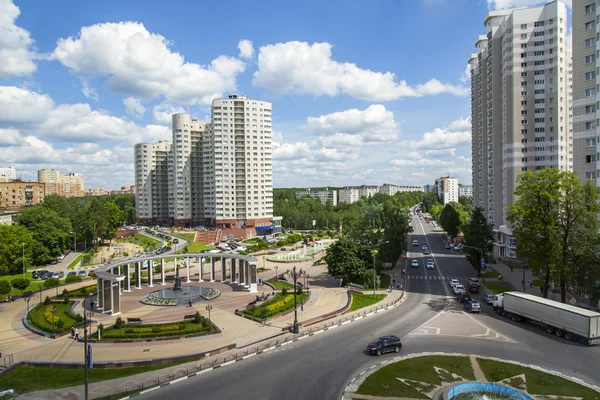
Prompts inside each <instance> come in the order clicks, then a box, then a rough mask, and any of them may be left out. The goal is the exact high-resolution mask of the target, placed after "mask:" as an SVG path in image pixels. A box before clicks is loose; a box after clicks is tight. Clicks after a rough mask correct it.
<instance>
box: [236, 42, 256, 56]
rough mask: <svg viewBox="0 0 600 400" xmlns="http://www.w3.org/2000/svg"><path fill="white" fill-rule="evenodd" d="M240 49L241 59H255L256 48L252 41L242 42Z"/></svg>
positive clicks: (239, 44) (239, 45)
mask: <svg viewBox="0 0 600 400" xmlns="http://www.w3.org/2000/svg"><path fill="white" fill-rule="evenodd" d="M238 49H240V58H246V59H251V58H252V57H254V47H253V46H252V42H251V41H250V40H246V39H244V40H240V41H239V43H238Z"/></svg>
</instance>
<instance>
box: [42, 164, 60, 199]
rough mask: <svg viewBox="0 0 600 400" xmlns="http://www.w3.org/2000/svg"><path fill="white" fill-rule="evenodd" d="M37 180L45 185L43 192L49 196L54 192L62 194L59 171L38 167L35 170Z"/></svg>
mask: <svg viewBox="0 0 600 400" xmlns="http://www.w3.org/2000/svg"><path fill="white" fill-rule="evenodd" d="M37 175H38V182H40V183H43V184H44V185H45V194H46V196H49V195H51V194H56V195H58V196H61V195H62V190H61V189H62V188H61V183H62V181H61V177H60V171H58V170H55V169H40V170H38V172H37Z"/></svg>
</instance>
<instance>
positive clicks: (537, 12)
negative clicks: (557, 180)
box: [469, 1, 591, 257]
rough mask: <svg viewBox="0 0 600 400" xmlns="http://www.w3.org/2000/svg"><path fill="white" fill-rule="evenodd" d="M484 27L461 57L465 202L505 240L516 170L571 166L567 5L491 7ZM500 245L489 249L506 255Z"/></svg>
mask: <svg viewBox="0 0 600 400" xmlns="http://www.w3.org/2000/svg"><path fill="white" fill-rule="evenodd" d="M484 26H485V27H486V30H487V33H486V35H480V36H479V37H478V38H477V40H476V41H475V47H476V48H477V53H476V54H473V55H471V57H470V58H469V65H470V70H471V99H472V101H471V120H472V125H471V130H472V131H471V134H472V167H473V168H472V171H473V205H474V206H475V207H481V208H482V209H483V210H484V213H485V215H486V216H487V218H488V220H489V221H490V222H492V223H493V224H494V226H495V228H496V230H497V232H501V231H502V232H504V233H503V235H504V236H505V238H506V239H507V240H505V241H504V242H505V243H503V244H504V245H505V244H506V242H511V243H512V242H513V241H512V239H511V230H510V227H509V226H508V221H507V219H506V216H507V208H508V206H510V205H511V204H513V203H514V201H515V197H516V196H515V194H514V193H515V189H516V186H517V177H518V175H519V174H520V173H521V172H524V171H535V170H540V169H545V168H556V169H558V170H561V171H568V170H570V169H572V166H571V165H570V163H571V162H572V161H570V159H571V160H572V155H570V154H569V152H570V151H572V150H570V149H571V146H570V143H571V139H570V137H571V135H570V133H569V129H570V126H571V125H570V121H569V116H570V112H569V107H570V104H569V102H570V97H569V93H568V92H569V91H568V89H569V77H570V74H569V68H570V65H571V64H570V57H569V55H568V53H567V47H568V43H567V9H566V6H565V4H564V3H563V2H561V1H553V2H550V3H548V4H546V5H544V6H540V7H531V8H515V9H507V10H498V11H491V12H489V13H488V15H487V16H486V18H485V20H484ZM574 86H575V85H574ZM590 93H591V92H590ZM575 131H576V129H575ZM509 239H510V240H509ZM506 249H507V247H506V246H504V247H502V246H497V247H496V249H495V252H496V255H497V256H501V257H502V256H506V257H512V256H514V253H513V252H512V251H508V252H507V251H506Z"/></svg>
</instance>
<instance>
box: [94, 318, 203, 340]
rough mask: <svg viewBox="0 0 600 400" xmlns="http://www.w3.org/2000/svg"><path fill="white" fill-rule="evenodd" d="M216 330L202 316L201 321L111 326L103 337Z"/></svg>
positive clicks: (133, 337)
mask: <svg viewBox="0 0 600 400" xmlns="http://www.w3.org/2000/svg"><path fill="white" fill-rule="evenodd" d="M214 330H215V328H214V327H213V326H212V325H210V324H209V323H208V320H207V319H205V318H202V317H201V322H200V323H196V322H194V321H181V322H173V323H169V324H123V326H122V327H121V328H119V329H117V328H115V327H114V326H111V327H108V328H105V329H104V331H103V332H102V339H139V338H157V337H165V336H181V335H191V334H194V333H202V332H211V331H214Z"/></svg>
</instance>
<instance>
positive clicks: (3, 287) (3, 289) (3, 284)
mask: <svg viewBox="0 0 600 400" xmlns="http://www.w3.org/2000/svg"><path fill="white" fill-rule="evenodd" d="M9 293H10V284H9V283H8V281H6V280H2V281H0V297H2V296H6V295H7V294H9Z"/></svg>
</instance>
